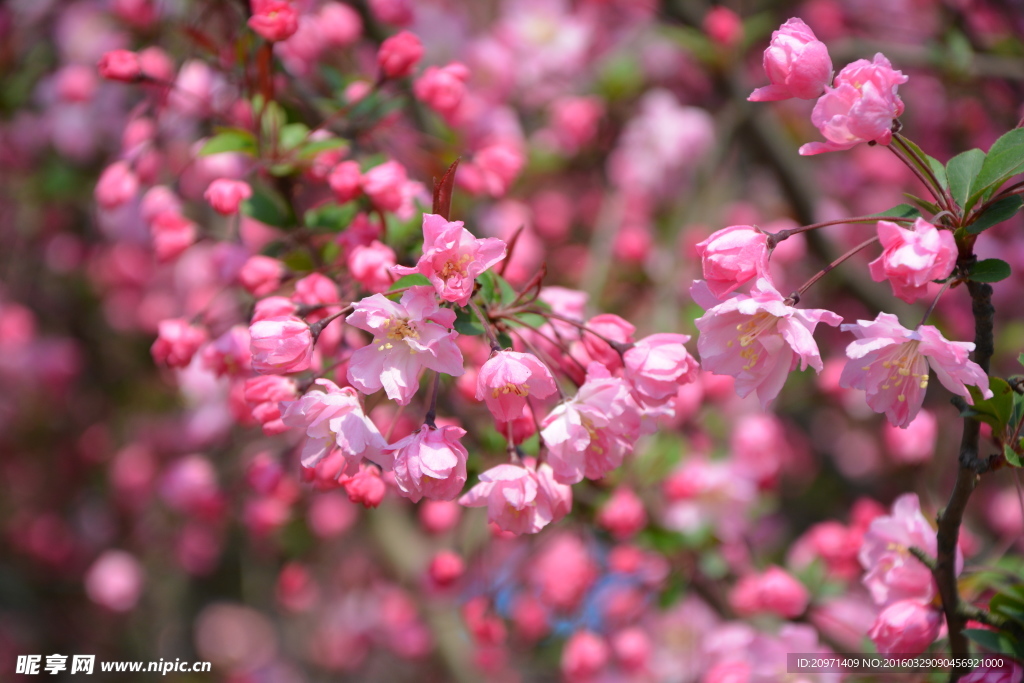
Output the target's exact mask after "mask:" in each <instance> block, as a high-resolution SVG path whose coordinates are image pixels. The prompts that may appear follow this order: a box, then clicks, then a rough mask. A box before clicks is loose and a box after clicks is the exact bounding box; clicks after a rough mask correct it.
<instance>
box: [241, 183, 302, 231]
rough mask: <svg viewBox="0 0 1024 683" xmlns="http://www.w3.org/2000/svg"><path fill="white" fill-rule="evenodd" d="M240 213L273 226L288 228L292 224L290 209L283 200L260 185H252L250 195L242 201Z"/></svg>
mask: <svg viewBox="0 0 1024 683" xmlns="http://www.w3.org/2000/svg"><path fill="white" fill-rule="evenodd" d="M242 213H244V214H245V215H246V216H249V217H251V218H255V219H256V220H258V221H259V222H260V223H266V224H267V225H272V226H274V227H275V228H290V227H292V226H293V225H294V221H293V220H292V219H291V211H290V210H289V209H288V206H287V205H286V204H285V202H284V200H283V199H281V198H280V197H279V196H278V195H277V194H276V193H274V192H272V191H270V190H268V189H267V188H264V187H260V186H253V188H252V196H251V197H249V198H248V199H246V200H245V201H244V202H242Z"/></svg>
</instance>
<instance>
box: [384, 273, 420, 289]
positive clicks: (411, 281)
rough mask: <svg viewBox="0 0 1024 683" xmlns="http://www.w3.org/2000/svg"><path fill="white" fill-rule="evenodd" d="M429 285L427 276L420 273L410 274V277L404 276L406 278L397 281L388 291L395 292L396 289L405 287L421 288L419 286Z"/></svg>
mask: <svg viewBox="0 0 1024 683" xmlns="http://www.w3.org/2000/svg"><path fill="white" fill-rule="evenodd" d="M429 284H430V280H428V279H427V276H426V275H422V274H420V273H410V274H409V275H404V276H402V277H400V278H398V279H397V280H395V283H394V284H393V285H391V287H390V289H389V290H388V291H394V290H396V289H402V288H403V287H416V286H419V285H429Z"/></svg>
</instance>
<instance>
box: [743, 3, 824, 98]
mask: <svg viewBox="0 0 1024 683" xmlns="http://www.w3.org/2000/svg"><path fill="white" fill-rule="evenodd" d="M764 71H765V73H766V74H768V80H769V81H770V82H771V85H769V86H765V87H763V88H758V89H757V90H755V91H754V92H753V93H752V94H751V95H750V97H748V98H747V99H748V100H750V101H751V102H771V101H774V100H786V99H789V98H791V97H798V98H800V99H802V100H811V99H814V98H815V97H817V96H818V95H820V94H821V93H822V92H823V91H824V90H825V86H827V85H828V82H829V79H830V78H832V59H831V58H830V57H829V56H828V48H827V47H825V43H823V42H821V41H820V40H818V39H817V38H816V37H815V36H814V32H813V31H812V30H811V29H810V27H809V26H808V25H807V24H805V23H804V22H803V20H801V19H796V18H793V19H790V20H789V21H787V22H786V23H785V24H783V25H782V26H781V27H779V30H777V31H775V32H773V33H772V43H771V45H770V46H769V47H768V49H767V50H765V51H764Z"/></svg>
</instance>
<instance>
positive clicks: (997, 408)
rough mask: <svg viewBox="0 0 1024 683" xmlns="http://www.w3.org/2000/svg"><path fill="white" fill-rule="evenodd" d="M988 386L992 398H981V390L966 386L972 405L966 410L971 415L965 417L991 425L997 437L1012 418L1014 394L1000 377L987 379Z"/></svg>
mask: <svg viewBox="0 0 1024 683" xmlns="http://www.w3.org/2000/svg"><path fill="white" fill-rule="evenodd" d="M988 386H989V389H991V390H992V398H982V394H981V389H979V388H978V387H976V386H973V385H968V387H967V390H968V391H969V392H970V393H971V399H973V400H974V405H973V406H971V407H969V408H968V412H970V413H971V414H970V415H967V417H973V418H974V419H976V420H978V421H979V422H985V423H986V424H989V425H991V426H992V429H993V432H994V433H995V434H996V435H999V434H1002V433H1003V430H1004V429H1006V425H1008V424H1009V423H1010V419H1011V418H1012V417H1013V396H1014V392H1013V389H1011V388H1010V385H1009V384H1007V382H1006V380H1004V379H1002V378H1001V377H989V379H988Z"/></svg>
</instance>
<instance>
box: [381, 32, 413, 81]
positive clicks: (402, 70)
mask: <svg viewBox="0 0 1024 683" xmlns="http://www.w3.org/2000/svg"><path fill="white" fill-rule="evenodd" d="M422 57H423V44H422V43H420V39H419V38H417V37H416V34H414V33H410V32H409V31H402V32H401V33H398V34H396V35H393V36H391V37H390V38H387V39H386V40H385V41H384V42H383V43H381V45H380V50H379V51H378V52H377V64H378V65H379V66H380V70H381V72H382V73H383V74H384V75H385V76H386V77H388V78H402V77H404V76H408V75H409V74H411V73H412V70H413V69H414V68H415V67H416V64H417V63H419V61H420V59H421V58H422Z"/></svg>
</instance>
